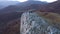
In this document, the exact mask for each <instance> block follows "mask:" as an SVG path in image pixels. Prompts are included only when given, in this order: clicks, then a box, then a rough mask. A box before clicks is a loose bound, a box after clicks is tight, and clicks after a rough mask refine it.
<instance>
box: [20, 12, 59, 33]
mask: <svg viewBox="0 0 60 34" xmlns="http://www.w3.org/2000/svg"><path fill="white" fill-rule="evenodd" d="M20 33H21V34H60V30H59V29H57V28H55V27H53V26H51V25H49V24H48V22H47V21H46V20H44V19H43V18H42V17H41V16H39V15H38V14H37V13H35V12H25V13H23V14H22V16H21V28H20Z"/></svg>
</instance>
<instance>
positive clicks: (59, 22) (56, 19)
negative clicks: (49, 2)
mask: <svg viewBox="0 0 60 34" xmlns="http://www.w3.org/2000/svg"><path fill="white" fill-rule="evenodd" d="M37 13H38V14H39V15H40V16H42V17H43V18H44V19H45V20H47V21H48V23H49V24H51V25H53V26H55V27H57V28H59V29H60V14H57V13H52V12H37Z"/></svg>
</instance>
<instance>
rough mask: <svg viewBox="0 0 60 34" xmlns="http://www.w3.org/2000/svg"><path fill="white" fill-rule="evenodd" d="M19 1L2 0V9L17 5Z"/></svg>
mask: <svg viewBox="0 0 60 34" xmlns="http://www.w3.org/2000/svg"><path fill="white" fill-rule="evenodd" d="M18 3H19V2H18V1H0V9H2V8H4V7H7V6H9V5H16V4H18Z"/></svg>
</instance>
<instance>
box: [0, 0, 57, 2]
mask: <svg viewBox="0 0 60 34" xmlns="http://www.w3.org/2000/svg"><path fill="white" fill-rule="evenodd" d="M0 1H19V2H24V1H27V0H0ZM29 1H32V0H29ZM39 1H45V2H54V1H57V0H39Z"/></svg>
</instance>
